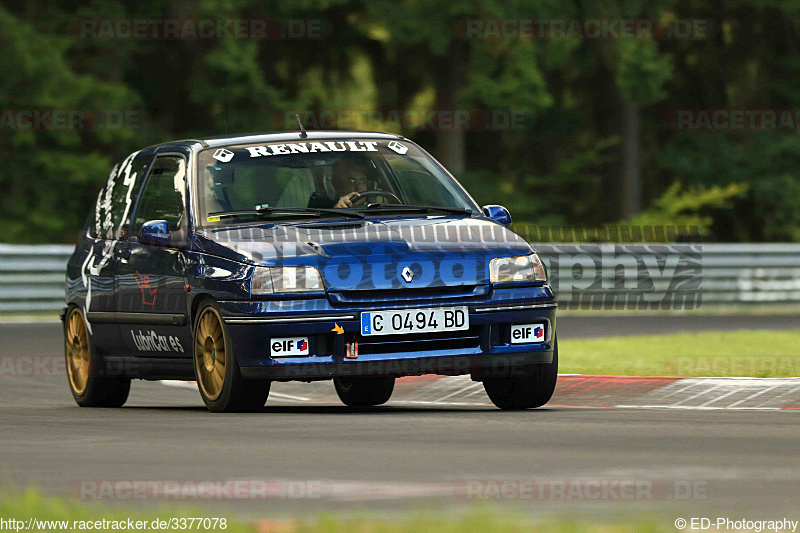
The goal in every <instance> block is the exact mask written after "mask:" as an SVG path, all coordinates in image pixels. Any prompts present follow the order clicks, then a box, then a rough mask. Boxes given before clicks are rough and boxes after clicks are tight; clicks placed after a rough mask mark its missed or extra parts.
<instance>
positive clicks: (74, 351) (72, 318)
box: [64, 307, 131, 407]
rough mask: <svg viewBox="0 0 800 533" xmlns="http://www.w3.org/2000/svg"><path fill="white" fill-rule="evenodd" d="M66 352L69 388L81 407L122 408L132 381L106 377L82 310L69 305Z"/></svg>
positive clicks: (65, 338)
mask: <svg viewBox="0 0 800 533" xmlns="http://www.w3.org/2000/svg"><path fill="white" fill-rule="evenodd" d="M64 355H65V357H66V360H67V361H66V364H67V378H68V380H69V388H70V391H71V392H72V397H73V398H75V402H76V403H77V404H78V405H80V406H81V407H121V406H122V405H124V404H125V401H126V400H127V399H128V394H129V393H130V390H131V380H130V378H126V377H109V376H103V375H101V374H102V364H101V361H100V359H99V357H98V356H97V354H96V353H95V351H94V347H93V346H92V337H91V335H90V334H89V332H88V331H87V330H86V322H85V319H84V315H83V311H81V309H80V308H79V307H70V308H69V310H68V311H67V314H66V317H65V319H64Z"/></svg>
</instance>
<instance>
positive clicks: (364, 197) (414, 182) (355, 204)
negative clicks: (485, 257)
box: [196, 139, 478, 226]
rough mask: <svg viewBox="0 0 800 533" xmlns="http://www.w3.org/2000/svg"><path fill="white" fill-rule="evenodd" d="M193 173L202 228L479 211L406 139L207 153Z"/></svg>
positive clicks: (242, 147)
mask: <svg viewBox="0 0 800 533" xmlns="http://www.w3.org/2000/svg"><path fill="white" fill-rule="evenodd" d="M196 175H197V176H198V180H199V181H200V183H199V184H198V185H199V186H198V187H197V190H198V193H199V194H198V201H199V205H198V207H199V214H200V220H199V222H200V225H201V226H217V225H227V224H236V223H241V222H248V221H252V220H253V219H256V218H270V219H274V218H309V217H321V216H322V217H328V216H337V215H341V216H371V215H373V214H376V215H377V214H380V213H387V212H391V213H392V214H397V213H400V214H417V213H420V212H422V213H427V212H429V213H430V214H432V215H442V214H443V213H461V214H466V215H468V214H471V213H472V212H473V211H475V210H477V209H478V207H477V205H476V204H475V203H474V201H473V200H472V199H471V198H470V197H469V195H468V194H467V193H466V192H465V191H464V190H463V189H462V188H461V186H460V185H459V184H458V183H457V182H455V180H453V179H452V178H451V177H450V176H448V175H447V174H446V173H445V172H444V171H443V170H442V169H441V168H440V167H439V165H437V164H436V163H435V162H434V161H433V160H432V159H431V158H430V157H429V156H428V155H427V154H425V152H424V151H423V150H421V149H420V148H419V147H417V146H416V145H415V144H413V143H411V142H408V141H405V140H386V139H357V140H341V139H339V140H314V141H310V140H298V141H297V142H288V141H283V142H274V143H263V144H247V145H235V146H227V147H224V148H209V149H207V150H203V151H202V152H200V154H199V157H198V168H197V174H196ZM408 206H415V207H414V208H410V207H408Z"/></svg>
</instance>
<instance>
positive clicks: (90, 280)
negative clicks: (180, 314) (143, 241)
mask: <svg viewBox="0 0 800 533" xmlns="http://www.w3.org/2000/svg"><path fill="white" fill-rule="evenodd" d="M154 155H155V153H154V151H153V150H142V151H139V152H134V153H132V154H130V155H129V156H128V157H126V158H125V159H124V160H122V161H121V162H120V163H118V164H117V165H115V166H114V168H113V169H112V171H111V174H110V175H109V178H108V181H107V182H106V185H105V186H104V187H103V189H102V190H101V191H100V195H99V196H98V198H97V204H96V205H95V212H94V221H93V222H92V224H91V225H90V230H89V246H90V249H89V255H88V256H87V258H86V260H85V262H84V264H83V266H82V268H81V279H82V283H84V284H85V286H86V303H85V311H86V317H87V319H88V322H89V330H90V332H91V334H92V341H93V343H94V346H95V348H96V349H97V350H98V351H100V352H101V353H103V354H115V353H118V352H119V351H120V350H121V346H120V342H119V326H118V323H117V322H116V320H115V315H116V307H117V300H116V292H115V280H114V275H115V273H116V270H117V262H116V257H115V256H114V250H115V247H116V244H117V243H118V242H119V240H120V239H124V238H126V234H125V232H126V230H127V220H128V218H129V217H130V213H131V207H132V205H133V203H134V202H135V201H136V198H137V193H138V188H139V186H140V185H141V182H142V179H143V178H144V176H145V174H146V173H147V171H148V169H149V167H150V163H151V162H152V160H153V157H154Z"/></svg>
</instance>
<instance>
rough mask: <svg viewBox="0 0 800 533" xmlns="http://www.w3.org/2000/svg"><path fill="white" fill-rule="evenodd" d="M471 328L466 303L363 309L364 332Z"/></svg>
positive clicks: (367, 333) (374, 333)
mask: <svg viewBox="0 0 800 533" xmlns="http://www.w3.org/2000/svg"><path fill="white" fill-rule="evenodd" d="M465 329H469V310H468V309H467V308H466V307H440V308H437V309H402V310H397V311H370V312H369V313H361V335H364V336H374V335H401V334H404V333H434V332H439V331H462V330H465Z"/></svg>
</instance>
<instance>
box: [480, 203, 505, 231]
mask: <svg viewBox="0 0 800 533" xmlns="http://www.w3.org/2000/svg"><path fill="white" fill-rule="evenodd" d="M483 214H484V215H486V216H487V217H489V218H491V219H492V220H494V221H495V222H497V223H499V224H502V225H504V226H508V225H510V224H511V213H509V212H508V209H506V208H505V207H503V206H502V205H485V206H483Z"/></svg>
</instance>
